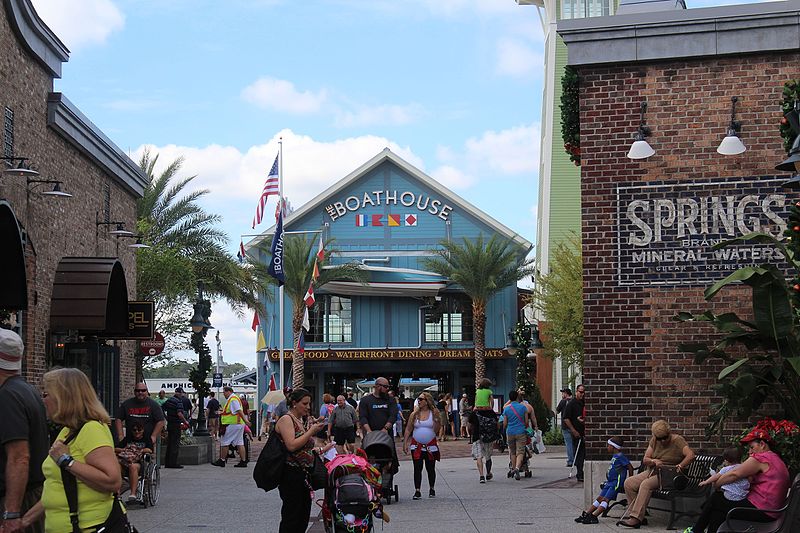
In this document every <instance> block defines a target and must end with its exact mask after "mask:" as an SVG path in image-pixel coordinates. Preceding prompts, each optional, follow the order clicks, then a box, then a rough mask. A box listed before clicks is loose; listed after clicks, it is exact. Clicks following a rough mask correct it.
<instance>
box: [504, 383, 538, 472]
mask: <svg viewBox="0 0 800 533" xmlns="http://www.w3.org/2000/svg"><path fill="white" fill-rule="evenodd" d="M508 399H509V403H508V405H507V406H506V407H505V408H504V409H503V431H504V432H505V434H506V439H507V440H508V455H509V465H510V468H509V471H508V477H513V478H514V479H516V480H517V481H519V480H520V474H519V473H520V469H521V468H522V463H523V462H524V461H525V444H526V443H527V441H528V427H532V426H533V425H534V424H533V421H532V420H531V415H530V412H529V411H528V409H527V408H526V407H525V404H523V403H520V402H519V401H518V399H519V393H518V392H517V391H516V390H512V391H509V393H508Z"/></svg>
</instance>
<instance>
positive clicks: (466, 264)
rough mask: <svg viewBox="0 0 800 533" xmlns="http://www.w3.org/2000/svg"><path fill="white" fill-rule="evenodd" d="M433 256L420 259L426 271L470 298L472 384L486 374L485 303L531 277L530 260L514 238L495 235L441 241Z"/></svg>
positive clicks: (531, 261)
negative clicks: (472, 347) (485, 237)
mask: <svg viewBox="0 0 800 533" xmlns="http://www.w3.org/2000/svg"><path fill="white" fill-rule="evenodd" d="M439 244H440V246H441V248H439V249H435V250H432V252H433V254H434V257H428V258H425V259H424V260H423V264H424V265H425V267H426V268H427V269H428V270H431V271H433V272H436V273H437V274H439V275H440V276H443V277H445V278H447V279H449V280H450V281H452V282H453V283H455V284H457V285H459V286H460V287H461V289H462V290H463V291H464V292H465V293H466V294H467V296H469V297H470V299H471V300H472V333H473V339H474V340H475V385H476V386H477V385H478V384H479V383H480V381H481V380H482V379H483V378H484V377H486V357H485V352H486V304H487V303H488V302H489V299H490V298H491V297H492V296H493V295H495V294H496V293H498V292H499V291H501V290H503V289H505V288H506V287H509V286H511V285H513V284H515V283H516V282H517V281H519V280H521V279H523V278H525V277H527V276H530V275H532V274H533V272H534V268H533V266H532V263H533V260H532V259H525V255H526V253H527V250H525V249H524V248H523V247H522V246H520V245H519V244H517V243H515V242H514V241H513V240H511V239H508V240H505V241H503V240H501V239H500V238H498V236H497V234H494V235H492V237H491V238H490V239H489V240H488V241H487V242H485V243H484V238H483V234H480V235H478V238H477V239H475V240H474V241H471V240H469V239H467V238H466V237H465V238H464V242H463V244H456V243H455V242H453V241H449V240H443V241H441V242H440V243H439Z"/></svg>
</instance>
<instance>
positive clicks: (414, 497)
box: [411, 490, 422, 500]
mask: <svg viewBox="0 0 800 533" xmlns="http://www.w3.org/2000/svg"><path fill="white" fill-rule="evenodd" d="M420 498H422V494H421V493H420V492H419V491H418V490H415V491H414V496H412V497H411V499H412V500H419V499H420Z"/></svg>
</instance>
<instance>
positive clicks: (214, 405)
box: [206, 392, 220, 438]
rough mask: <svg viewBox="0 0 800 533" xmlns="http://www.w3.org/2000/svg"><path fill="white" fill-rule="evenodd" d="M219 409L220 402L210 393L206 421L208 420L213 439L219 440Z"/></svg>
mask: <svg viewBox="0 0 800 533" xmlns="http://www.w3.org/2000/svg"><path fill="white" fill-rule="evenodd" d="M219 408H220V405H219V400H217V398H216V397H215V395H214V393H213V392H210V393H208V404H207V405H206V420H208V431H209V433H211V436H212V437H213V438H217V433H218V432H219Z"/></svg>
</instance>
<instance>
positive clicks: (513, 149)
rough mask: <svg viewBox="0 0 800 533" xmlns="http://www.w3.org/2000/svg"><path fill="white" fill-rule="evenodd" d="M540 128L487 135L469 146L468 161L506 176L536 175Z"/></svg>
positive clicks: (470, 140)
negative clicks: (534, 173)
mask: <svg viewBox="0 0 800 533" xmlns="http://www.w3.org/2000/svg"><path fill="white" fill-rule="evenodd" d="M540 134H541V132H540V128H539V124H531V125H530V126H516V127H513V128H509V129H507V130H502V131H491V130H490V131H486V132H484V133H483V135H481V137H480V138H471V139H468V140H467V142H466V143H465V149H466V154H465V156H466V160H467V161H468V162H470V163H472V164H476V165H477V164H480V165H481V166H485V167H487V168H489V169H491V170H495V171H499V172H501V173H502V174H508V175H513V174H522V173H526V172H536V171H537V169H538V167H539V137H540Z"/></svg>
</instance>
